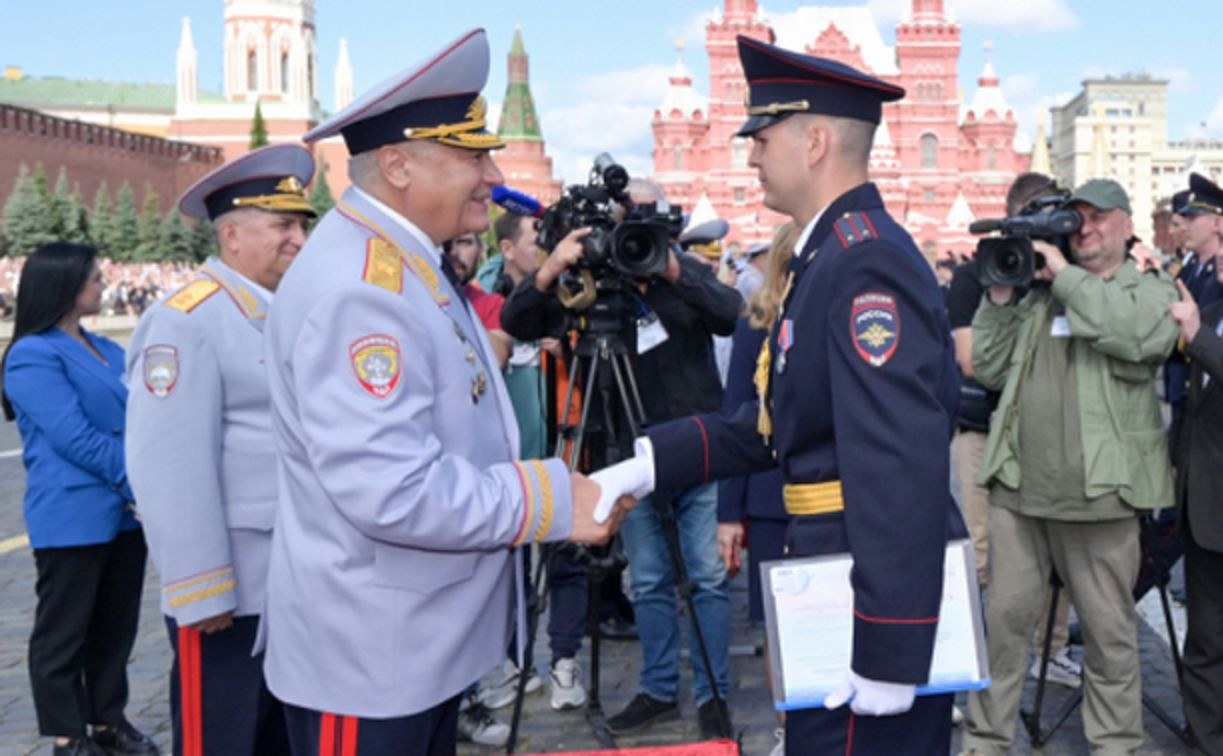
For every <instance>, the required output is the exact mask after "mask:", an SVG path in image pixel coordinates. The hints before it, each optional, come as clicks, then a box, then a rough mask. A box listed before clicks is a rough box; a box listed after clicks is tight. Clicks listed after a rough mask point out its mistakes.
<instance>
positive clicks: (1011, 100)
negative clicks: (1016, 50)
mask: <svg viewBox="0 0 1223 756" xmlns="http://www.w3.org/2000/svg"><path fill="white" fill-rule="evenodd" d="M999 86H1001V88H1002V95H1003V96H1004V97H1005V98H1006V101H1007V104H1008V105H1010V106H1011V109H1012V110H1014V111H1015V120H1016V121H1018V124H1019V125H1018V130H1019V131H1020V132H1021V134H1022V136H1021V137H1020V138H1019V139H1018V140H1017V141H1018V142H1019V143H1020V144H1021V145H1028V146H1030V145H1031V143H1032V140H1033V139H1034V138H1035V137H1036V122H1037V119H1038V118H1043V119H1044V120H1045V135H1046V136H1048V134H1049V127H1050V125H1051V124H1050V122H1049V115H1048V111H1049V108H1052V107H1055V106H1058V105H1064V104H1066V103H1067V102H1069V101H1070V98H1072V97H1074V93H1073V92H1057V93H1054V94H1046V93H1045V92H1044V90H1043V89H1042V88H1041V86H1040V80H1039V79H1038V78H1037V76H1036V75H1035V74H1030V73H1019V74H1013V75H1011V76H1007V77H1005V78H1004V79H1002V81H1001V83H1000V85H999Z"/></svg>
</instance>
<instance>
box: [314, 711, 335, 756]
mask: <svg viewBox="0 0 1223 756" xmlns="http://www.w3.org/2000/svg"><path fill="white" fill-rule="evenodd" d="M318 756H336V753H335V714H324V715H323V721H322V722H321V723H320V724H319V733H318Z"/></svg>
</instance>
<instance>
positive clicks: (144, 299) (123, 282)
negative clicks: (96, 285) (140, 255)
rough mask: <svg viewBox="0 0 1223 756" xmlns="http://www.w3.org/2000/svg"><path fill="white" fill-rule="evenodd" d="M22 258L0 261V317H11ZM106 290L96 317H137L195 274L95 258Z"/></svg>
mask: <svg viewBox="0 0 1223 756" xmlns="http://www.w3.org/2000/svg"><path fill="white" fill-rule="evenodd" d="M25 260H26V258H24V257H3V258H0V318H3V319H9V318H12V316H13V313H14V310H15V307H16V301H17V282H18V280H19V279H20V278H21V269H22V267H23V266H24V265H25ZM98 268H99V269H100V270H101V271H102V280H103V281H104V282H105V288H104V289H103V291H102V308H101V310H100V311H99V313H98V314H99V315H103V316H111V315H137V316H139V315H140V314H142V313H143V312H144V311H145V310H146V309H148V307H149V306H150V305H152V304H153V303H154V302H156V301H157V300H158V299H160V298H161V297H162V296H163V295H164V294H166V293H167V292H170V291H174V290H175V289H177V288H178V287H180V286H182V285H183V284H184V283H186V282H187V281H189V280H191V278H192V277H193V276H194V275H195V269H196V266H195V265H189V264H187V263H168V262H164V263H120V262H115V261H114V260H109V259H106V258H98Z"/></svg>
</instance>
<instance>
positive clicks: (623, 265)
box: [613, 221, 667, 276]
mask: <svg viewBox="0 0 1223 756" xmlns="http://www.w3.org/2000/svg"><path fill="white" fill-rule="evenodd" d="M613 254H614V262H615V265H616V267H617V268H619V269H620V271H621V272H622V273H625V274H627V275H630V276H648V275H651V274H654V273H661V272H662V271H663V270H665V269H666V267H667V231H666V228H665V227H663V226H661V225H659V224H657V223H653V222H650V221H625V222H623V223H621V224H620V226H619V227H617V228H616V240H615V252H614V253H613Z"/></svg>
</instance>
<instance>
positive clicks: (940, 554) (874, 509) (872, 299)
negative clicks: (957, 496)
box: [649, 184, 964, 683]
mask: <svg viewBox="0 0 1223 756" xmlns="http://www.w3.org/2000/svg"><path fill="white" fill-rule="evenodd" d="M813 252H818V253H817V254H814V255H813V254H812V253H813ZM792 271H793V272H794V274H795V282H794V285H793V288H792V290H791V293H790V295H789V297H788V299H787V301H786V303H785V306H784V309H783V311H782V313H781V316H780V317H779V318H778V323H777V324H776V325H775V326H774V328H773V330H772V333H771V334H770V337H769V342H768V343H769V348H770V350H771V352H772V368H771V369H772V383H771V391H770V395H769V396H768V398H767V402H768V406H769V409H770V415H771V417H772V425H773V435H772V436H771V437H770V438H768V439H765V438H764V437H762V436H761V434H760V433H759V432H758V430H757V408H758V405H757V403H755V402H751V403H748V404H745V405H742V406H741V407H740V408H739V410H738V411H736V412H735V413H734V414H732V415H697V416H693V417H690V418H686V419H683V420H678V421H675V422H673V423H668V424H666V425H662V426H659V427H657V428H654V429H652V430H650V431H649V437H650V439H651V441H652V443H653V445H654V449H655V468H656V469H655V481H656V486H657V488H659V489H665V490H679V489H681V488H683V487H685V486H689V485H693V484H696V483H700V482H702V481H705V480H712V479H716V478H725V477H728V476H735V475H744V474H746V473H752V472H759V471H762V470H766V469H768V468H770V467H772V466H777V467H779V468H780V469H781V472H782V475H783V476H784V478H785V481H786V482H787V483H820V482H825V481H834V480H840V481H841V485H842V490H843V495H844V501H845V509H844V511H843V512H837V513H830V514H821V515H813V516H807V517H798V518H795V520H794V523H793V525H792V526H791V530H790V535H789V537H788V541H789V548H790V554H791V556H807V555H814V554H829V553H838V552H849V553H850V554H852V556H853V559H854V569H853V571H852V573H851V580H852V582H853V588H854V650H853V662H852V665H853V669H854V671H855V672H857V673H858V674H859V675H862V676H864V677H868V678H872V679H876V680H887V681H894V682H911V683H923V682H925V681H926V679H927V676H928V674H929V670H930V657H931V653H932V650H933V645H934V637H935V630H936V625H937V621H938V607H939V600H940V596H941V593H942V573H943V558H944V550H945V545H946V543H947V540H948V538H949V537H960V536H962V535H963V534H964V527H963V523H962V520H961V519H960V517H959V514H958V511H957V510H956V507H955V504H954V502H953V500H952V498H951V494H950V483H949V474H950V471H949V467H950V460H949V454H950V439H951V434H952V431H953V427H954V420H955V414H956V404H957V401H958V395H959V376H958V373H957V370H956V365H955V358H954V350H953V348H952V344H951V337H950V330H949V328H948V323H947V316H946V312H945V310H944V307H943V300H942V296H941V295H940V293H939V290H938V286H937V284H936V283H935V279H934V275H933V272H932V271H931V269H930V266H929V264H928V263H927V262H926V261H925V259H924V258H923V257H922V255H921V253H920V252H919V251H918V250H917V247H916V246H915V245H914V243H913V241H912V239H911V238H910V237H909V235H908V234H907V233H906V232H905V231H904V229H902V228H901V227H900V226H898V225H897V224H896V223H895V222H894V221H893V220H892V219H891V217H890V216H889V215H888V214H887V213H886V212H885V211H884V209H883V201H882V199H881V198H880V196H879V192H878V190H877V189H876V188H875V186H874V185H873V184H863V185H862V186H859V187H857V188H855V189H852V190H850V191H849V192H846V193H845V194H843V195H842V196H841V197H839V198H838V199H837V200H835V201H834V202H833V203H832V204H831V205H830V206H829V207H828V208H827V209H826V210H825V211H824V213H823V215H822V216H821V217H820V219H819V221H818V223H817V224H816V226H815V229H814V231H813V233H812V234H811V236H810V237H809V238H808V240H807V243H806V245H805V246H804V248H803V249H802V250H801V251H800V253H799V254H797V255H796V256H795V260H794V262H793V264H792ZM813 642H818V639H813Z"/></svg>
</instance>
